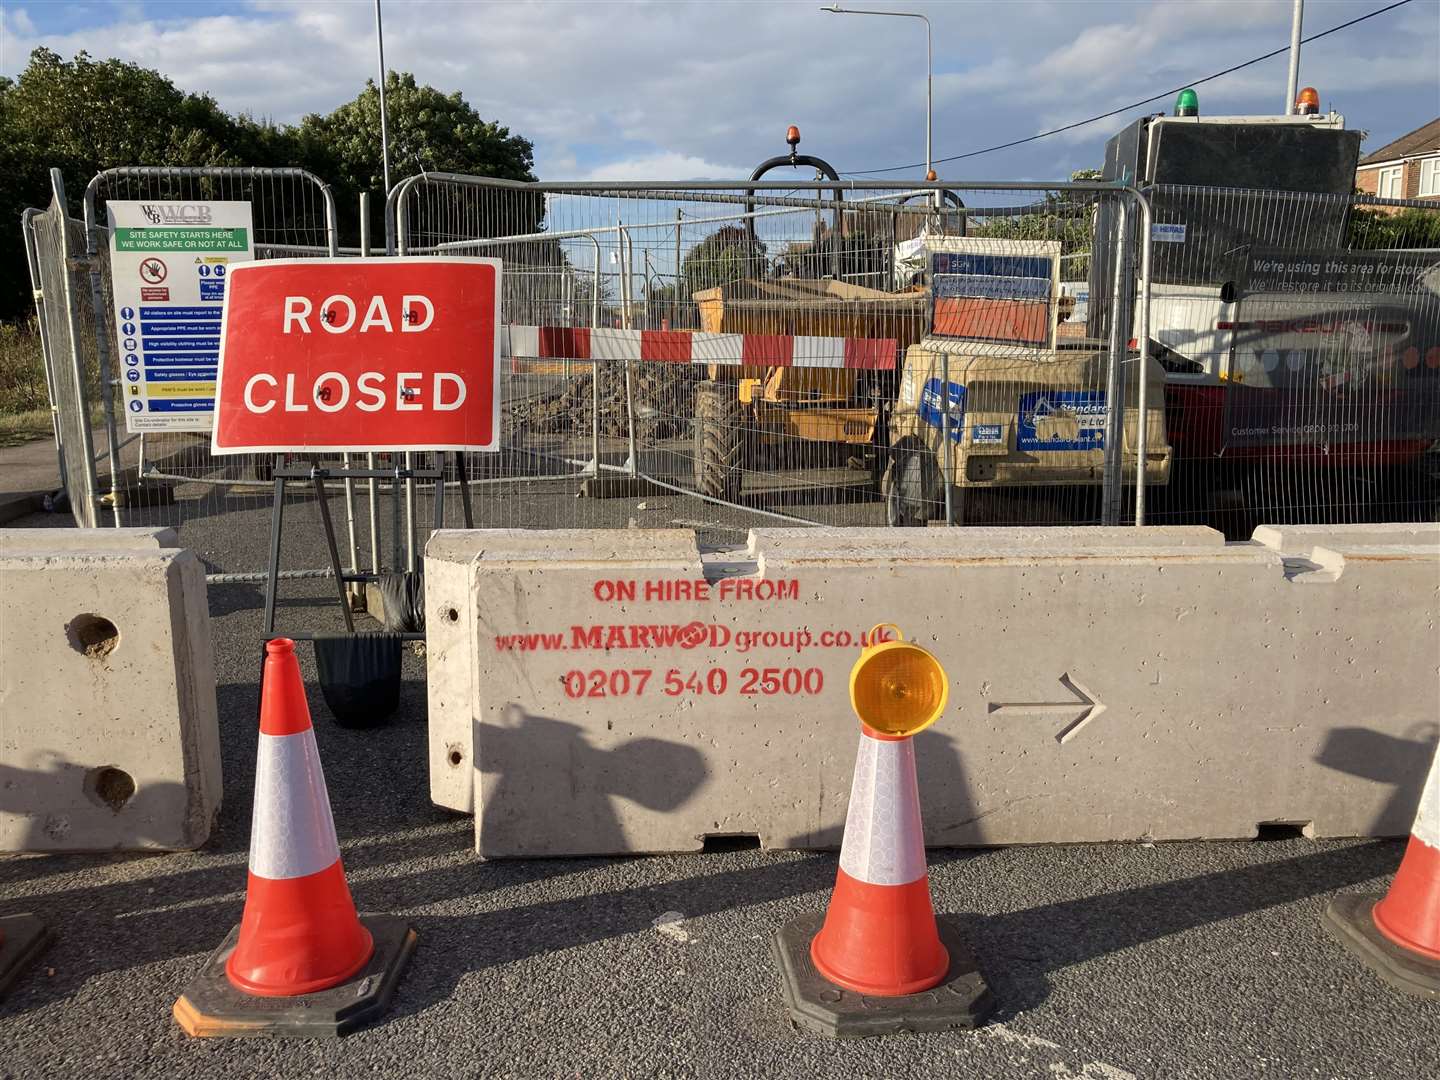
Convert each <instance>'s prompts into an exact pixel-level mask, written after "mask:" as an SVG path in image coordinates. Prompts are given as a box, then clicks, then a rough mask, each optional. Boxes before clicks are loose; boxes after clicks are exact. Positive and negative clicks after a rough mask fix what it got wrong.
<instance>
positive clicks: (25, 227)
mask: <svg viewBox="0 0 1440 1080" xmlns="http://www.w3.org/2000/svg"><path fill="white" fill-rule="evenodd" d="M44 213H45V211H43V210H40V209H37V208H36V207H33V206H32V207H28V208H26V209H25V210H24V211H23V212H22V213H21V214H20V235H21V236H22V237H23V238H24V241H25V265H26V268H27V269H28V270H29V271H30V294H31V297H32V298H33V300H34V303H35V325H36V328H37V330H38V333H39V335H40V359H41V363H42V364H43V365H44V369H45V396H46V398H47V399H48V400H49V402H50V429H51V432H52V434H53V435H54V438H55V455H56V458H57V459H58V462H57V463H58V465H59V467H60V488H59V490H60V491H61V492H63V493H64V494H65V496H66V498H69V494H70V485H69V481H68V479H67V477H66V475H65V474H66V467H65V444H64V436H63V434H62V433H61V430H60V409H59V407H58V406H57V405H56V404H55V401H56V379H57V378H58V372H57V371H56V368H55V357H54V355H53V353H52V351H51V348H50V330H49V328H48V327H47V326H46V325H45V314H46V313H45V289H44V288H43V285H42V282H41V278H40V252H39V249H38V247H37V241H36V239H35V231H34V230H35V219H36V218H37V217H39V216H40V215H42V214H44Z"/></svg>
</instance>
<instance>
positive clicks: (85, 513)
mask: <svg viewBox="0 0 1440 1080" xmlns="http://www.w3.org/2000/svg"><path fill="white" fill-rule="evenodd" d="M57 182H58V181H57ZM25 225H26V226H28V228H27V230H26V232H27V238H28V239H32V240H33V243H34V259H35V262H34V271H33V277H34V279H35V281H36V284H37V289H38V295H37V298H36V316H37V318H38V320H39V321H40V324H41V334H42V335H43V342H44V346H43V347H44V349H45V352H46V356H47V360H48V361H49V363H48V364H47V367H48V368H49V370H47V379H48V381H49V388H50V393H51V404H52V405H53V406H54V408H55V436H56V439H57V440H58V442H59V448H60V455H61V461H62V462H63V474H64V479H65V487H66V491H67V494H68V496H69V500H70V509H71V512H72V513H73V514H74V515H75V521H76V524H78V525H80V526H81V527H82V528H95V527H96V526H97V525H101V524H108V523H109V522H108V521H106V520H104V519H105V518H106V517H108V516H109V515H108V514H106V513H105V508H104V505H103V504H102V502H101V500H100V493H99V485H98V482H97V477H96V468H95V445H94V441H93V438H92V432H91V420H92V414H93V412H94V409H95V406H96V404H97V403H98V402H99V401H100V400H101V396H102V394H101V383H102V378H101V364H100V360H99V354H98V351H97V348H96V344H95V334H94V312H93V310H92V307H91V305H90V303H89V302H88V300H87V286H86V284H85V282H84V280H83V276H82V274H81V272H80V271H79V270H78V269H76V267H77V265H78V262H77V260H81V259H83V256H84V252H85V232H84V227H83V225H82V224H81V223H80V222H78V221H74V220H72V219H71V218H70V216H69V214H68V213H67V212H66V209H65V194H64V189H63V187H60V188H58V189H57V191H56V193H55V197H54V199H53V200H52V201H51V203H50V207H49V209H47V210H45V211H43V212H36V213H33V214H31V213H27V219H26V221H25Z"/></svg>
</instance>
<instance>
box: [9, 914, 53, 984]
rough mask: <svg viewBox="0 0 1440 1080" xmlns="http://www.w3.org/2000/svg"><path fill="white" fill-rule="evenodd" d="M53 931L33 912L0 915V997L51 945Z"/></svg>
mask: <svg viewBox="0 0 1440 1080" xmlns="http://www.w3.org/2000/svg"><path fill="white" fill-rule="evenodd" d="M51 937H52V935H51V933H50V931H49V929H48V928H47V927H46V926H45V924H44V923H43V922H41V921H40V919H38V918H37V917H35V916H34V915H30V914H25V915H5V916H3V917H0V998H4V997H5V992H6V991H7V990H9V989H10V985H11V983H13V982H14V981H15V980H16V979H18V978H19V977H20V975H21V973H22V972H23V971H24V970H25V969H26V968H28V967H29V966H30V965H31V964H33V963H34V962H35V958H36V957H37V956H39V955H40V954H41V953H42V952H44V951H45V948H46V946H48V945H49V944H50V941H51Z"/></svg>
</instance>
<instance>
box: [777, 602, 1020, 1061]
mask: <svg viewBox="0 0 1440 1080" xmlns="http://www.w3.org/2000/svg"><path fill="white" fill-rule="evenodd" d="M887 625H888V624H887ZM883 628H884V627H876V628H875V629H874V630H872V631H871V632H870V634H869V635H868V636H867V640H868V641H869V642H871V644H870V645H869V646H868V647H867V648H866V649H865V651H864V652H862V653H861V655H860V659H859V660H857V661H856V663H855V666H854V668H853V670H852V671H851V673H850V702H851V706H852V707H853V708H854V710H855V712H856V714H857V715H858V716H859V717H860V749H859V753H858V754H857V756H856V761H855V775H854V780H853V782H852V785H851V789H850V806H849V810H848V811H847V813H846V816H845V836H844V839H843V841H842V842H841V847H840V869H839V871H838V872H837V874H836V877H835V890H834V892H833V893H832V895H831V898H830V907H829V909H828V911H827V912H826V913H825V915H823V916H820V915H806V916H802V917H800V918H798V919H795V920H793V921H792V922H790V923H788V924H787V925H785V926H784V927H782V928H781V929H780V930H779V931H778V932H777V933H776V936H775V954H776V959H777V961H778V963H779V966H780V972H781V977H782V979H783V980H784V992H785V1002H786V1005H787V1006H788V1007H789V1009H790V1014H791V1016H792V1018H793V1019H794V1020H795V1021H796V1022H797V1023H799V1024H802V1025H804V1026H806V1027H808V1028H811V1029H812V1030H815V1031H819V1032H821V1033H823V1034H827V1035H834V1036H837V1037H841V1038H844V1037H853V1036H861V1035H880V1034H885V1033H888V1032H893V1031H902V1030H903V1031H941V1030H945V1029H947V1028H955V1027H976V1026H978V1025H979V1024H981V1023H983V1022H984V1020H985V1018H986V1017H987V1016H988V1015H989V1014H990V1012H991V1010H992V1009H993V1008H994V1000H993V998H992V997H991V995H990V990H989V988H988V987H987V986H986V984H985V980H984V979H983V978H982V977H981V975H980V972H979V971H978V970H977V969H976V965H975V959H974V956H973V955H972V953H971V952H970V949H969V948H968V947H967V945H966V944H965V942H964V939H963V938H962V937H961V935H960V933H959V931H958V929H957V928H956V927H955V926H954V925H953V924H952V923H950V922H949V921H948V920H944V921H942V920H937V919H936V917H935V912H934V909H933V907H932V905H931V900H930V879H929V877H928V875H927V872H926V868H925V837H924V831H923V829H922V826H921V821H920V789H919V785H918V783H917V781H916V776H915V744H914V740H913V736H914V735H915V734H916V733H918V732H920V731H922V730H924V729H925V728H927V727H929V726H930V725H931V724H933V723H934V722H935V721H936V720H937V719H939V717H940V716H941V714H942V713H943V712H944V711H945V703H946V700H947V698H948V694H949V686H948V681H947V679H946V677H945V672H944V671H943V670H942V669H941V667H940V665H939V663H937V662H936V660H935V658H934V657H933V656H931V655H930V653H928V652H926V651H925V650H924V649H922V648H920V647H919V646H918V645H914V644H912V643H908V642H905V641H904V640H903V639H901V638H900V634H899V631H898V629H897V630H895V637H894V638H893V639H891V640H885V641H882V640H879V637H880V632H881V631H882V630H883Z"/></svg>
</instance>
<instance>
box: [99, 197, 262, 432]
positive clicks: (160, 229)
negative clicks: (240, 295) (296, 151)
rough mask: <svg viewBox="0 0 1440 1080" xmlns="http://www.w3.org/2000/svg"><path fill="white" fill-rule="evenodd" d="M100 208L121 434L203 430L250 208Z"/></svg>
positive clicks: (248, 243)
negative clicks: (106, 227)
mask: <svg viewBox="0 0 1440 1080" xmlns="http://www.w3.org/2000/svg"><path fill="white" fill-rule="evenodd" d="M106 205H107V208H108V211H109V215H110V274H111V280H112V282H113V284H114V292H115V338H116V341H117V342H118V344H119V353H120V371H121V376H120V381H121V384H122V385H123V387H124V389H123V390H122V391H121V397H122V398H123V399H124V401H125V427H126V429H127V430H128V431H132V432H137V431H139V432H144V431H209V430H210V424H211V422H212V419H213V416H214V409H215V366H216V361H217V357H218V354H219V350H220V315H221V310H222V306H223V303H224V299H225V286H226V282H227V280H228V278H229V272H230V270H231V269H232V268H233V267H234V265H235V264H237V263H242V262H248V261H250V260H251V259H253V258H254V257H255V251H254V236H255V229H254V224H253V222H252V220H251V213H250V204H249V203H248V202H143V201H138V200H121V199H112V200H111V201H110V202H109V203H107V204H106Z"/></svg>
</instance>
